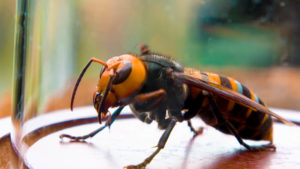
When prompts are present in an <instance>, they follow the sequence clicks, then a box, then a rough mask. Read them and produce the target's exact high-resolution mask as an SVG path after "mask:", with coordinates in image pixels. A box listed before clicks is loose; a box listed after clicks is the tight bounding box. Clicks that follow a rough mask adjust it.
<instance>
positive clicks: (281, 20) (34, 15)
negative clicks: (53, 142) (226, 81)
mask: <svg viewBox="0 0 300 169" xmlns="http://www.w3.org/2000/svg"><path fill="white" fill-rule="evenodd" d="M298 9H300V8H299V2H298V1H297V2H295V1H292V0H289V1H283V0H229V1H226V2H225V1H219V0H198V1H194V0H187V1H181V0H177V1H174V0H173V1H171V0H167V1H150V0H145V1H139V0H124V1H98V0H52V1H49V0H28V10H29V12H28V14H27V16H28V23H27V24H28V25H27V26H28V30H29V31H28V32H27V33H28V38H27V43H28V45H27V48H28V50H27V55H28V56H30V59H29V62H30V63H28V65H27V66H28V67H31V69H32V70H30V71H31V73H29V74H30V75H29V76H28V77H30V76H32V78H31V82H29V84H30V85H31V86H30V85H27V86H30V89H28V90H29V91H31V90H38V91H39V94H37V95H43V96H47V95H48V94H49V93H51V94H52V95H53V92H54V91H57V88H64V87H65V86H66V84H67V83H68V84H70V85H71V84H72V82H73V81H70V79H72V78H75V77H76V76H77V75H78V74H79V72H80V71H81V69H82V68H83V67H84V65H85V64H86V63H87V62H88V60H89V58H91V57H98V58H100V59H103V60H106V59H108V58H109V57H111V56H116V55H120V54H123V53H127V52H133V53H138V49H137V47H136V46H137V45H138V44H139V43H141V42H143V43H146V44H148V45H149V46H150V48H151V49H152V50H154V51H157V52H159V53H162V54H165V55H168V56H172V57H174V58H175V59H177V60H178V61H179V62H181V63H182V64H183V65H185V66H187V67H194V68H198V69H201V70H206V69H208V70H217V72H219V73H220V72H223V71H224V72H226V70H231V69H232V68H233V69H234V70H235V72H237V71H239V70H248V69H250V70H258V69H263V70H269V69H272V68H274V67H278V66H279V67H280V66H282V65H288V66H293V67H294V68H295V67H297V66H298V65H299V63H300V58H299V49H298V47H297V46H298V45H299V14H297V10H298ZM15 11H16V1H10V0H0V23H1V24H0V51H1V53H0V68H1V70H0V77H1V84H0V96H1V98H7V95H6V93H11V90H12V65H13V50H14V24H15V19H16V18H17V16H15ZM298 13H299V12H298ZM51 65H54V67H51ZM90 69H91V70H89V71H88V72H87V77H91V78H95V77H97V76H98V74H99V67H97V66H92V67H91V68H90ZM30 71H29V72H30ZM237 76H239V77H245V75H237ZM271 83H274V82H270V84H271ZM36 86H40V88H36ZM30 97H31V96H30ZM33 98H34V97H33ZM36 99H40V100H43V98H36ZM45 99H46V98H45Z"/></svg>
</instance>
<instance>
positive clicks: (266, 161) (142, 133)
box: [25, 108, 300, 169]
mask: <svg viewBox="0 0 300 169" xmlns="http://www.w3.org/2000/svg"><path fill="white" fill-rule="evenodd" d="M88 109H90V112H92V113H91V114H94V110H92V108H88ZM88 109H87V110H88ZM77 110H78V109H77ZM85 111H86V110H85ZM277 111H282V110H276V112H277ZM125 112H126V111H125ZM279 113H280V112H279ZM63 114H64V116H65V114H67V115H70V116H71V114H72V113H71V112H67V113H63ZM74 114H75V115H76V111H75V112H73V115H74ZM50 115H51V116H52V118H53V117H54V114H50ZM297 115H299V114H297ZM125 117H128V116H125ZM45 119H47V118H45V117H44V120H45ZM84 119H85V121H84ZM35 120H36V121H38V125H41V124H43V123H44V122H43V118H42V119H39V120H37V119H35ZM53 120H55V118H53ZM61 120H63V121H65V119H64V117H61ZM48 121H50V123H51V119H49V118H48ZM95 121H96V118H95V117H91V118H82V119H81V121H80V120H78V121H69V122H67V123H53V124H50V123H49V125H48V127H45V128H39V129H38V130H34V129H33V128H34V127H33V128H32V131H34V132H31V134H32V133H36V135H35V136H34V135H31V136H30V137H28V138H27V139H26V142H27V143H28V144H29V148H28V150H27V152H26V154H25V163H26V164H27V165H28V166H30V168H38V169H40V168H42V169H48V168H49V169H53V168H55V169H60V168H61V169H66V168H72V169H77V168H88V169H94V168H95V169H96V168H105V169H110V168H122V167H123V166H125V165H129V164H137V163H139V162H141V161H142V160H143V159H144V158H145V157H146V156H148V155H149V154H151V153H152V152H153V151H154V150H155V148H153V147H154V146H155V145H156V144H157V142H158V139H159V138H160V136H161V134H162V131H160V130H158V129H157V125H156V123H153V124H151V125H147V124H144V123H142V122H140V121H139V120H137V119H135V118H125V119H119V120H117V121H116V122H115V123H114V124H113V125H112V127H111V129H110V130H108V129H106V130H104V131H103V132H101V133H100V134H98V135H96V136H95V137H94V138H91V139H88V140H87V142H86V143H78V142H71V143H70V142H61V140H60V139H59V135H60V134H63V133H68V134H72V135H82V134H86V133H88V132H90V131H92V130H94V129H96V128H98V127H100V125H99V124H98V123H97V122H95ZM79 123H82V125H77V124H79ZM194 124H195V125H197V126H202V125H203V123H202V122H201V121H200V120H195V121H194ZM71 125H75V126H73V127H70V128H65V127H66V126H71ZM31 126H34V125H31ZM62 128H65V129H62ZM61 129H62V130H61ZM41 136H42V137H41ZM192 136H193V134H192V133H191V132H190V130H189V128H188V127H187V125H186V123H179V124H177V125H176V127H175V128H174V130H173V132H172V134H171V136H170V138H169V140H168V142H167V145H166V147H165V148H164V149H163V150H162V151H161V152H160V153H159V154H158V155H157V157H156V158H155V159H154V160H153V161H152V163H151V164H150V165H149V166H148V167H147V168H150V169H151V168H152V169H156V168H157V169H158V168H159V169H166V168H172V169H181V168H187V169H191V168H192V169H194V168H207V169H219V168H231V169H234V168H246V169H247V168H249V169H256V168H257V169H261V168H266V169H269V168H271V169H274V168H280V169H282V168H286V169H290V168H300V159H299V155H300V151H299V150H300V128H299V126H294V127H290V126H286V125H283V124H279V123H276V124H275V126H274V144H275V145H276V146H277V151H276V152H248V151H246V150H245V149H244V148H243V147H242V146H240V145H239V143H238V142H237V141H236V139H235V138H234V137H232V136H229V135H225V134H222V133H220V132H218V131H217V130H215V129H213V128H211V127H205V130H204V133H203V134H202V135H200V136H198V137H196V138H195V139H192ZM249 144H261V143H256V142H249Z"/></svg>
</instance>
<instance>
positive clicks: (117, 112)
mask: <svg viewBox="0 0 300 169" xmlns="http://www.w3.org/2000/svg"><path fill="white" fill-rule="evenodd" d="M123 108H124V106H121V107H119V108H118V109H117V110H116V111H115V112H113V114H112V115H111V117H110V119H108V120H107V121H106V123H105V125H104V126H102V127H100V128H98V129H97V130H95V131H93V132H91V133H89V134H87V135H83V136H71V135H68V134H62V135H60V136H59V138H60V139H63V138H69V139H70V140H71V141H75V142H76V141H77V142H81V141H85V139H87V138H89V137H93V136H95V135H96V134H97V133H99V132H100V131H102V130H103V129H105V128H106V127H110V126H111V124H112V123H113V122H114V121H115V120H116V118H117V117H118V116H119V115H120V113H121V111H122V110H123Z"/></svg>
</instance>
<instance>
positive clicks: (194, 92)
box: [184, 69, 273, 141]
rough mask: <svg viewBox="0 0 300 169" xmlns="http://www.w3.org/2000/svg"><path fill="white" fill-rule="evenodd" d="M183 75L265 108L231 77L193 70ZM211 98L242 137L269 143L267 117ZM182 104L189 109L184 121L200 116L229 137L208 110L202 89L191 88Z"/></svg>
mask: <svg viewBox="0 0 300 169" xmlns="http://www.w3.org/2000/svg"><path fill="white" fill-rule="evenodd" d="M185 73H188V74H190V75H192V76H194V77H196V78H199V79H201V80H204V81H207V82H210V83H215V84H218V85H221V86H224V87H226V88H229V89H232V90H233V91H235V92H238V93H240V94H242V95H244V96H246V97H248V98H250V99H252V100H253V101H255V102H257V103H259V104H261V105H264V103H263V102H262V101H261V100H260V99H259V97H257V96H256V95H255V94H254V93H253V92H252V91H251V90H250V89H248V88H247V87H245V86H244V85H243V84H241V83H240V82H238V81H236V80H234V79H233V78H230V77H225V76H221V75H218V74H214V73H207V72H199V71H195V70H192V69H186V70H185ZM214 97H215V100H216V103H217V105H218V108H219V110H220V111H221V113H222V115H223V116H224V118H225V119H227V120H228V121H229V122H231V124H232V125H233V126H234V127H235V129H236V130H237V131H238V133H239V135H240V136H241V137H242V138H244V139H252V140H269V141H272V123H273V121H272V117H271V116H270V115H268V114H266V113H263V112H259V111H253V110H251V109H249V108H247V107H245V106H243V105H240V104H237V103H235V102H233V101H231V100H227V99H224V98H221V97H218V96H214ZM185 104H186V106H185V108H186V109H188V110H189V111H188V112H187V113H186V114H184V116H185V119H190V118H192V117H193V116H195V115H199V116H200V117H201V118H202V119H203V121H204V122H206V123H207V124H208V125H211V126H213V127H214V128H216V129H218V130H220V131H222V132H224V133H227V134H231V133H230V132H229V131H228V130H227V127H226V126H225V125H224V124H223V123H222V122H219V121H218V120H217V119H216V117H215V115H214V112H213V111H212V109H211V107H210V103H209V99H208V98H207V97H206V96H204V95H203V94H202V91H201V89H198V88H195V87H190V95H189V98H188V99H187V100H186V103H185Z"/></svg>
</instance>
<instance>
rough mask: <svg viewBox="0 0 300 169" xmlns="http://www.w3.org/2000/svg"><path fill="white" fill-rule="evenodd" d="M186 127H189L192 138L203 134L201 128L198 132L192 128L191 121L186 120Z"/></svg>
mask: <svg viewBox="0 0 300 169" xmlns="http://www.w3.org/2000/svg"><path fill="white" fill-rule="evenodd" d="M187 125H188V126H189V127H190V129H191V131H192V132H193V133H194V136H193V137H196V136H198V135H199V134H202V133H203V129H204V128H203V127H200V128H199V129H198V130H197V129H195V128H194V126H193V125H192V121H191V120H188V121H187Z"/></svg>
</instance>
